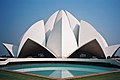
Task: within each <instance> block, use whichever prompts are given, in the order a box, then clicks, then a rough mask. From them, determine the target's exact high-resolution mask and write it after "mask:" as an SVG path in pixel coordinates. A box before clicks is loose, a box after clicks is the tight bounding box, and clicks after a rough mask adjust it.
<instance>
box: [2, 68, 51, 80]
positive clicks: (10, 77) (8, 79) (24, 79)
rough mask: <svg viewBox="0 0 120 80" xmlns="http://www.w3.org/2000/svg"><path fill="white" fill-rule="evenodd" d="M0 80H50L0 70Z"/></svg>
mask: <svg viewBox="0 0 120 80" xmlns="http://www.w3.org/2000/svg"><path fill="white" fill-rule="evenodd" d="M0 80H50V79H48V78H42V77H41V78H40V77H37V76H31V75H25V74H19V73H16V72H8V71H4V70H0Z"/></svg>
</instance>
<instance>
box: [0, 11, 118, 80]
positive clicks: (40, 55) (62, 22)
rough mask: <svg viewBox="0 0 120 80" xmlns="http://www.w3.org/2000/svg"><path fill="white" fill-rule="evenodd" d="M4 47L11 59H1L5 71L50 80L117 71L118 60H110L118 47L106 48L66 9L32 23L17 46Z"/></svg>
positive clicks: (98, 34) (91, 27)
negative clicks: (45, 77) (46, 18)
mask: <svg viewBox="0 0 120 80" xmlns="http://www.w3.org/2000/svg"><path fill="white" fill-rule="evenodd" d="M3 46H4V47H5V48H6V50H7V51H8V52H9V54H10V58H7V59H4V58H3V59H0V67H1V66H2V69H3V70H5V71H6V70H7V71H12V72H14V71H15V72H17V73H18V72H20V74H26V73H27V75H28V74H29V73H30V75H31V74H33V75H32V76H35V75H37V76H38V75H42V76H47V77H48V76H49V77H50V78H51V77H52V79H53V78H69V77H75V76H87V75H88V76H89V75H91V74H92V75H94V74H95V75H96V74H98V73H102V74H103V73H106V72H107V73H109V72H112V71H117V72H120V61H119V60H117V59H114V58H113V56H114V55H115V54H116V52H117V50H118V49H119V48H120V44H117V45H111V46H108V44H107V42H106V40H105V39H104V37H103V36H102V35H101V34H100V33H99V32H97V31H96V29H95V28H94V27H93V26H92V25H91V24H90V23H88V22H86V21H84V20H80V21H79V20H77V19H76V18H75V17H74V16H73V15H72V14H71V13H69V12H68V11H66V10H60V11H56V12H55V13H54V14H52V15H51V16H50V17H49V18H48V20H47V21H44V20H40V21H37V22H35V23H34V24H33V25H32V26H31V27H30V28H29V29H28V30H27V31H26V32H25V33H24V34H23V35H22V38H21V40H20V43H19V45H14V44H9V43H3ZM51 63H52V64H51ZM56 63H57V64H56ZM9 65H10V66H9ZM94 65H97V66H94ZM100 66H102V67H100ZM104 66H107V67H104ZM110 67H112V68H110ZM24 72H25V73H24ZM34 74H35V75H34Z"/></svg>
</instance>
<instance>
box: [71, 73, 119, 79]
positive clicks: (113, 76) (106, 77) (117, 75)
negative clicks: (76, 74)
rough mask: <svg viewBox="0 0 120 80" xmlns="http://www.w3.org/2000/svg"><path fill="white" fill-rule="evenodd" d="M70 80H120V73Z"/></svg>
mask: <svg viewBox="0 0 120 80" xmlns="http://www.w3.org/2000/svg"><path fill="white" fill-rule="evenodd" d="M70 80H120V72H114V73H109V74H102V75H97V76H91V77H85V78H81V79H70Z"/></svg>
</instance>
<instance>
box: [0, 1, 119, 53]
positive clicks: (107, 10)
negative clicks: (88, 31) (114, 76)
mask: <svg viewBox="0 0 120 80" xmlns="http://www.w3.org/2000/svg"><path fill="white" fill-rule="evenodd" d="M61 9H63V10H68V11H69V12H70V13H72V14H73V15H74V16H75V17H76V18H77V19H78V20H81V19H82V20H85V21H87V22H89V23H91V24H92V25H93V26H94V28H95V29H97V31H98V32H100V33H101V34H102V35H103V37H104V38H105V39H106V41H107V42H108V44H109V45H113V44H120V0H0V55H3V54H8V53H7V52H6V50H5V48H4V47H3V46H2V43H3V42H6V43H12V44H15V45H18V43H19V42H20V39H21V37H22V35H23V33H24V32H25V31H26V30H27V29H28V28H29V27H30V26H31V25H32V24H33V23H34V22H36V21H38V20H41V19H43V20H45V21H46V20H47V19H48V18H49V17H50V15H51V14H53V13H54V12H55V11H57V10H61Z"/></svg>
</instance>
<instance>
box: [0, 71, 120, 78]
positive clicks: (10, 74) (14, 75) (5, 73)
mask: <svg viewBox="0 0 120 80" xmlns="http://www.w3.org/2000/svg"><path fill="white" fill-rule="evenodd" d="M0 80H51V79H49V78H43V77H37V76H31V75H25V74H19V73H16V72H8V71H4V70H0ZM69 80H120V72H113V73H109V74H104V75H97V76H91V77H84V78H75V79H69Z"/></svg>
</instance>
